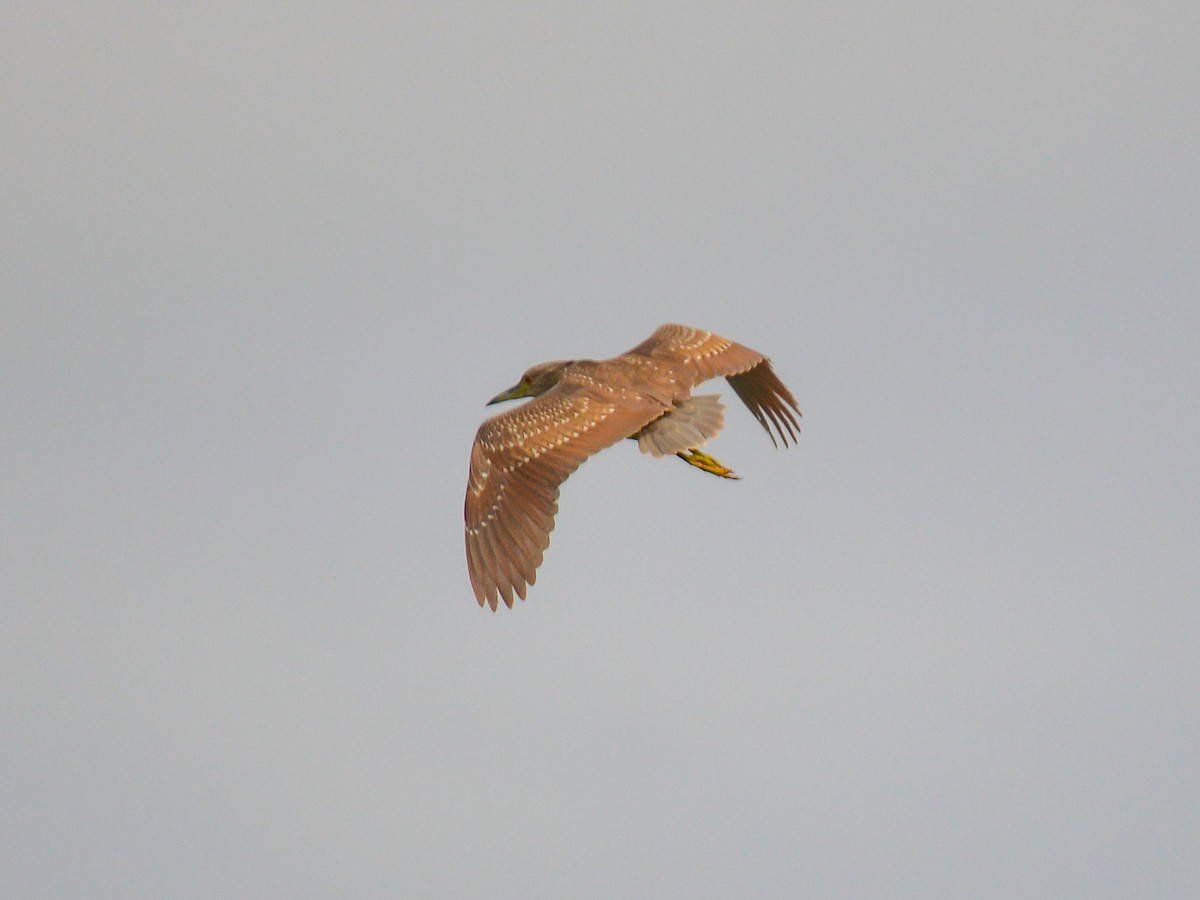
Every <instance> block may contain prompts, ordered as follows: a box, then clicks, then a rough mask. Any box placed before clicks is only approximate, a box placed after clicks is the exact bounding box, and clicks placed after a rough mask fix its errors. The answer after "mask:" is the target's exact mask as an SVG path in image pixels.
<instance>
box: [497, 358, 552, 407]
mask: <svg viewBox="0 0 1200 900" xmlns="http://www.w3.org/2000/svg"><path fill="white" fill-rule="evenodd" d="M572 362H574V360H570V359H564V360H559V361H557V362H548V363H541V364H540V365H537V366H534V367H533V368H532V369H528V370H527V371H526V372H525V374H524V375H522V376H521V380H520V381H518V382H517V383H516V384H514V385H513V386H512V387H510V388H509V389H508V390H507V391H503V392H502V393H499V394H497V395H496V396H495V397H493V398H492V399H491V400H489V401H488V402H487V405H488V406H491V405H492V404H493V403H502V402H503V401H505V400H516V399H518V398H520V397H536V396H538V395H539V394H544V393H546V391H548V390H550V388H552V387H554V386H555V385H556V384H558V382H559V380H560V379H561V378H562V376H563V372H565V371H566V370H567V366H569V365H570V364H571V363H572Z"/></svg>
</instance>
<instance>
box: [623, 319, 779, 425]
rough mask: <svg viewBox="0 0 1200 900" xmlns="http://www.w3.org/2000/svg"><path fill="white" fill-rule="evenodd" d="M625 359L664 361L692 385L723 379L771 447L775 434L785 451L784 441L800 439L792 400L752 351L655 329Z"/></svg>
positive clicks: (690, 332) (670, 328)
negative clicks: (681, 373) (638, 357)
mask: <svg viewBox="0 0 1200 900" xmlns="http://www.w3.org/2000/svg"><path fill="white" fill-rule="evenodd" d="M629 354H630V355H633V354H637V355H640V356H649V357H653V358H655V359H660V360H664V361H668V362H670V363H672V365H673V367H675V368H676V370H677V371H680V370H681V371H683V372H684V373H686V374H687V375H689V376H690V377H691V378H692V379H693V381H692V383H693V384H694V385H695V384H700V383H701V382H702V381H707V380H708V379H709V378H716V377H718V376H724V377H725V380H726V381H728V382H729V384H730V386H731V387H732V388H733V390H734V393H736V394H737V395H738V396H739V397H740V398H741V399H742V402H743V403H745V404H746V406H747V407H749V409H750V412H752V413H753V414H754V418H756V419H758V421H759V424H761V425H762V427H763V428H765V429H766V431H767V434H768V435H770V437H771V441H772V442H773V443H775V435H776V434H778V435H779V438H780V440H782V441H783V445H784V446H785V447H786V446H787V445H788V439H789V438H790V439H791V441H792V442H795V441H796V440H797V439H798V438H799V436H800V423H799V422H797V421H796V418H797V417H798V416H799V415H800V407H799V406H797V405H796V398H795V397H793V396H792V392H791V391H789V390H788V389H787V386H786V385H785V384H784V383H783V382H782V381H780V380H779V376H778V375H776V374H775V371H774V370H773V369H772V368H771V361H770V360H769V359H767V358H766V357H765V356H763V355H762V354H761V353H759V352H758V351H757V350H751V349H750V348H749V347H745V346H743V345H741V344H738V343H735V342H733V341H731V340H729V338H723V337H721V336H720V335H718V334H713V333H712V332H709V331H700V330H699V329H696V328H689V327H687V326H686V325H660V326H659V327H658V329H657V330H656V331H655V332H654V334H652V335H650V337H648V338H646V340H644V341H642V342H641V343H640V344H638V345H637V346H636V347H634V348H633V349H632V350H630V351H629ZM772 426H774V430H772ZM776 446H778V444H776Z"/></svg>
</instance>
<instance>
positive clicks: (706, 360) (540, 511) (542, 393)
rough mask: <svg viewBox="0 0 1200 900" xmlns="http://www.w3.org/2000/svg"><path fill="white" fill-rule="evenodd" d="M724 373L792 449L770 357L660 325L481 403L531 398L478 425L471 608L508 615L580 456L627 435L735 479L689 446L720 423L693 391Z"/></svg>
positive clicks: (470, 528) (712, 401)
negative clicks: (609, 354)
mask: <svg viewBox="0 0 1200 900" xmlns="http://www.w3.org/2000/svg"><path fill="white" fill-rule="evenodd" d="M722 376H723V377H724V378H725V380H726V381H728V382H729V385H730V387H732V388H733V391H734V393H735V394H737V395H738V397H739V398H740V399H741V400H742V402H743V403H744V404H746V406H747V407H749V409H750V412H751V413H753V415H754V417H755V418H756V419H757V420H758V422H759V424H761V425H762V427H763V428H764V429H766V432H767V434H768V435H769V436H770V438H771V441H772V443H774V444H775V446H777V447H778V446H779V442H780V441H782V443H783V446H785V447H786V446H788V445H789V442H790V443H792V444H795V443H796V442H797V441H798V439H799V435H800V425H799V422H798V421H797V418H798V417H799V416H800V415H801V413H800V408H799V407H798V406H797V405H796V398H795V397H793V396H792V392H791V391H789V390H788V388H787V387H786V386H785V385H784V383H783V382H782V381H780V380H779V376H778V375H776V374H775V370H774V369H773V368H772V367H771V361H770V360H769V359H768V358H767V357H766V356H764V355H763V354H761V353H759V352H758V351H757V350H751V349H750V348H749V347H746V346H743V345H742V344H737V343H734V342H733V341H731V340H729V339H728V338H723V337H721V336H720V335H717V334H713V333H712V332H709V331H701V330H699V329H696V328H689V327H688V326H686V325H676V324H667V325H661V326H660V327H659V328H658V329H656V330H655V332H654V333H653V334H652V335H650V337H648V338H647V339H646V340H644V341H642V342H641V343H640V344H638V345H637V346H636V347H634V348H633V349H632V350H630V351H628V352H627V353H622V354H621V355H620V356H614V357H613V358H612V359H606V360H591V359H573V360H557V361H554V362H547V363H541V364H540V365H536V366H533V367H532V368H530V369H528V370H527V371H526V372H525V373H524V374H523V375H522V376H521V380H520V381H518V382H517V383H516V384H515V385H513V386H512V387H511V388H509V389H508V390H506V391H502V392H501V393H499V394H497V395H496V396H495V397H493V398H492V399H491V400H489V401H488V403H487V405H489V406H490V405H492V404H495V403H501V402H504V401H506V400H516V399H519V398H522V397H531V398H532V399H531V400H530V401H529V402H527V403H524V404H522V405H520V406H518V407H515V408H513V409H510V410H507V411H506V412H503V413H501V414H500V415H497V416H493V417H492V418H490V419H487V420H486V421H484V422H483V424H482V425H480V426H479V430H478V432H477V433H476V435H475V442H474V444H473V445H472V446H471V461H470V470H469V473H468V477H467V495H466V502H465V504H464V511H463V512H464V519H465V527H466V553H467V572H468V574H469V575H470V579H471V587H472V589H473V590H474V592H475V598H476V600H478V601H479V605H480V607H482V606H483V605H484V604H485V603H486V604H487V605H488V606H490V607H491V609H492V611H493V612H495V611H496V609H497V606H498V601H499V600H500V599H503V600H504V604H505V605H506V606H508V607H509V608H510V609H511V608H512V605H513V598H514V596H516V597H520V598H521V599H522V600H524V599H525V597H526V592H527V589H528V587H529V586H530V585H532V584H533V583H534V581H535V579H536V577H537V569H538V566H540V565H541V563H542V556H543V554H544V553H545V551H546V548H547V547H549V546H550V532H551V531H552V530H553V528H554V516H555V514H556V513H557V512H558V498H559V488H560V486H561V485H562V483H563V482H564V481H565V480H566V479H567V477H568V476H569V475H571V473H572V472H574V471H575V470H576V469H577V468H578V467H579V466H580V465H581V464H582V463H583V461H584V460H586V459H587V458H588V457H589V456H591V455H592V454H594V453H598V452H599V451H601V450H603V449H604V448H606V447H610V446H612V445H613V444H616V443H617V442H619V441H621V440H623V439H625V438H630V439H633V440H636V441H637V442H638V446H639V448H640V449H641V451H642V452H643V453H647V454H649V455H651V456H654V457H664V456H669V455H672V454H673V455H675V456H677V457H679V458H680V459H682V460H683V461H684V462H686V463H688V464H689V465H691V466H694V467H696V468H698V469H700V470H701V471H704V472H709V473H711V474H713V475H717V476H719V477H722V478H737V477H738V475H737V474H735V473H734V472H733V470H732V469H730V468H728V467H726V466H724V465H722V464H721V463H720V462H719V461H718V460H716V459H715V458H713V457H712V456H710V455H708V454H707V453H705V452H703V451H702V450H700V449H699V448H700V447H701V446H703V445H704V444H705V442H706V441H708V440H709V439H711V438H714V437H716V436H717V434H718V433H719V432H720V431H721V429H722V428H723V427H724V423H725V407H724V405H723V404H722V403H721V402H720V399H719V395H717V394H704V395H694V394H692V388H694V387H696V386H697V385H699V384H701V383H702V382H705V381H707V380H709V379H710V378H717V377H722Z"/></svg>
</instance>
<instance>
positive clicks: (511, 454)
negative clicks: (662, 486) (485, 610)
mask: <svg viewBox="0 0 1200 900" xmlns="http://www.w3.org/2000/svg"><path fill="white" fill-rule="evenodd" d="M663 411H664V410H663V406H662V405H661V404H659V403H657V402H655V401H653V400H651V399H649V398H647V397H640V396H639V397H625V398H622V399H620V400H619V401H618V400H616V399H615V398H606V397H603V396H602V395H601V394H600V393H598V392H596V391H593V390H590V389H588V388H586V387H583V386H581V385H578V384H570V383H567V382H560V383H559V384H557V385H555V386H554V387H553V388H551V389H550V390H549V391H547V392H546V393H544V394H542V395H541V396H540V397H535V398H534V399H532V400H530V401H529V402H527V403H525V404H524V405H522V406H518V407H516V408H514V409H511V410H509V411H507V412H505V413H502V414H500V415H498V416H495V417H493V418H491V419H488V420H487V421H486V422H484V423H483V424H482V425H481V426H480V427H479V432H478V434H476V436H475V444H474V446H472V447H471V468H470V475H469V478H468V481H467V498H466V504H465V510H464V514H465V518H466V544H467V570H468V571H469V572H470V575H471V586H472V587H473V588H474V590H475V597H476V599H477V600H478V601H479V605H480V606H483V604H484V603H487V604H488V605H490V606H491V607H492V609H493V610H494V609H496V607H497V600H498V598H503V600H504V602H505V604H506V605H508V606H509V607H511V606H512V605H513V595H514V594H516V596H518V597H520V598H521V599H522V600H524V599H525V592H526V589H527V587H528V585H531V584H533V583H534V579H535V578H536V574H537V567H538V566H539V565H541V562H542V554H543V552H545V550H546V548H547V547H548V546H549V545H550V532H551V531H552V530H553V528H554V515H555V513H556V512H558V491H559V486H560V485H561V484H562V483H563V482H564V481H565V480H566V479H567V476H569V475H570V474H571V473H572V472H574V471H575V470H576V469H577V468H579V466H580V464H581V463H582V462H583V461H584V460H585V459H587V458H588V457H589V456H591V455H592V454H593V453H597V452H599V451H600V450H603V449H604V448H605V447H608V446H611V445H612V444H615V443H616V442H617V441H619V440H621V439H622V438H626V437H629V436H630V435H631V434H634V433H635V432H637V431H639V430H640V429H641V428H642V427H643V426H644V425H646V424H647V423H648V422H650V421H652V420H653V419H655V418H657V417H658V416H660V415H662V413H663Z"/></svg>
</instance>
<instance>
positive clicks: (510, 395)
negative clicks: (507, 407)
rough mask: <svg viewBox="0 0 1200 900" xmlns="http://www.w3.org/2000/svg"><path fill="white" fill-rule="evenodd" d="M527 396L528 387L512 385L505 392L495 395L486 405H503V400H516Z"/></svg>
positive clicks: (525, 385)
mask: <svg viewBox="0 0 1200 900" xmlns="http://www.w3.org/2000/svg"><path fill="white" fill-rule="evenodd" d="M528 396H529V385H527V384H514V385H513V386H512V387H510V388H509V389H508V390H507V391H503V392H502V393H499V394H497V395H496V396H495V397H493V398H492V399H491V400H489V401H488V402H487V404H486V405H487V406H491V405H492V404H493V403H503V402H504V401H505V400H516V399H518V398H519V397H528Z"/></svg>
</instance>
